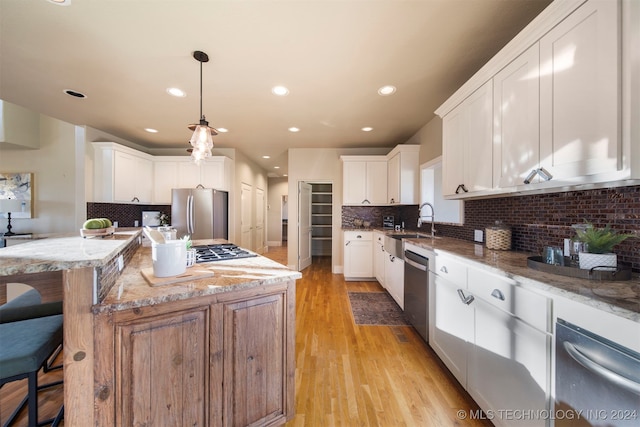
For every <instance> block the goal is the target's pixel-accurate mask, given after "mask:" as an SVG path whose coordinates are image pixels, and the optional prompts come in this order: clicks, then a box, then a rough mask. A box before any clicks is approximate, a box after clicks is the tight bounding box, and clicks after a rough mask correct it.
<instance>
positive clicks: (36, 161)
mask: <svg viewBox="0 0 640 427" xmlns="http://www.w3.org/2000/svg"><path fill="white" fill-rule="evenodd" d="M79 131H80V132H82V130H81V129H80V130H79ZM83 157H84V147H83V146H82V144H80V145H77V144H76V127H75V126H74V125H72V124H70V123H66V122H63V121H60V120H57V119H54V118H51V117H48V116H44V115H40V148H39V149H37V150H27V149H12V148H5V147H3V148H1V149H0V171H2V172H33V174H34V178H33V180H34V181H33V182H34V185H33V195H32V200H33V203H34V206H33V208H34V218H31V219H13V218H12V220H11V225H12V227H13V229H12V231H13V232H15V233H65V232H72V231H74V230H76V231H77V230H78V229H79V228H80V227H81V226H82V221H83V220H82V221H80V219H79V218H78V215H79V212H86V207H85V199H84V197H83V194H82V188H83V186H84V179H83V173H84V165H83V162H82V161H81V160H80V161H76V159H83ZM79 164H80V165H79ZM79 189H80V191H79V193H80V194H79V195H78V190H79ZM78 197H79V198H80V200H77V198H78ZM82 217H83V218H84V215H83V216H82ZM79 221H80V222H79ZM6 227H7V220H6V219H5V218H0V229H1V230H2V231H6Z"/></svg>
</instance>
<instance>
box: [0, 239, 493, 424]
mask: <svg viewBox="0 0 640 427" xmlns="http://www.w3.org/2000/svg"><path fill="white" fill-rule="evenodd" d="M286 251H287V247H286V246H282V247H271V248H270V249H269V251H268V252H267V253H265V254H264V256H266V257H268V258H271V259H273V260H275V261H277V262H280V263H283V264H286V260H287V255H286ZM348 291H382V288H381V287H380V285H379V284H378V283H376V282H345V281H344V279H343V276H342V275H334V274H331V259H330V258H329V257H317V258H314V259H313V263H312V265H311V266H310V267H309V268H307V269H306V270H304V271H303V277H302V279H300V280H298V282H297V292H296V294H297V296H296V298H297V300H296V408H295V412H296V415H295V418H294V419H293V420H291V421H290V422H289V423H288V424H287V426H289V427H292V426H318V427H325V426H380V427H386V426H389V427H397V426H407V427H414V426H421V427H439V426H490V425H491V424H490V423H489V422H488V421H477V420H469V419H468V418H467V419H461V418H459V417H458V416H457V414H458V411H463V412H464V413H465V414H466V415H468V414H469V413H470V412H469V411H471V410H477V409H478V408H477V406H476V405H475V403H474V402H473V401H472V400H471V398H469V396H468V395H467V394H466V392H465V391H464V390H463V389H462V388H461V387H460V385H459V384H458V383H457V382H456V381H455V379H454V378H453V376H452V375H451V374H450V373H449V372H448V371H447V369H446V368H445V367H444V365H443V364H442V363H441V362H440V360H439V359H438V357H437V356H436V355H435V353H433V351H432V350H431V349H430V348H429V346H428V345H427V344H425V343H424V341H422V339H421V338H420V337H419V335H418V334H417V333H416V332H415V331H414V330H413V328H411V327H408V326H403V327H390V326H358V325H355V324H354V322H353V318H352V315H351V310H350V307H349V300H348V297H347V292H348ZM59 375H60V373H59V371H58V372H57V373H50V374H47V376H46V377H47V379H49V378H51V377H52V376H59ZM24 390H26V384H25V382H24V381H21V382H16V383H13V384H8V385H6V386H5V387H3V388H2V389H0V413H1V415H0V419H2V420H3V421H4V418H6V416H7V414H6V411H10V409H8V408H13V407H14V406H15V403H16V402H17V401H18V399H19V398H20V397H21V396H22V395H23V392H24ZM40 401H41V413H42V416H43V417H46V416H48V415H50V414H54V413H55V411H56V409H57V408H58V407H59V405H60V404H61V403H62V388H60V387H56V388H54V389H53V390H50V391H46V392H43V393H41V395H40ZM23 412H26V411H23ZM16 425H17V426H26V415H23V416H22V417H21V419H20V421H19V422H18V423H17V424H16ZM62 425H64V424H62Z"/></svg>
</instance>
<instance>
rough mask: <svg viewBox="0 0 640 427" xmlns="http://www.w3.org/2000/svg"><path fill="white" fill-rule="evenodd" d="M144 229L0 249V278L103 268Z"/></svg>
mask: <svg viewBox="0 0 640 427" xmlns="http://www.w3.org/2000/svg"><path fill="white" fill-rule="evenodd" d="M141 230H142V229H140V228H117V229H116V232H115V233H114V234H112V235H110V236H105V237H88V238H86V239H85V238H82V237H81V236H80V233H79V232H76V233H65V234H51V235H47V236H46V237H47V238H42V237H43V236H40V237H39V238H35V239H33V238H32V240H29V241H27V242H25V243H21V244H19V245H15V246H10V247H7V248H1V249H0V276H10V275H13V274H23V273H39V272H43V271H59V270H69V269H73V268H81V267H102V266H104V265H105V264H107V263H108V262H109V261H110V260H112V259H113V257H114V256H116V255H117V254H118V253H120V252H121V251H122V249H123V248H124V247H126V246H127V244H128V243H129V242H131V241H132V240H133V239H135V238H137V237H138V236H139V235H140V233H141Z"/></svg>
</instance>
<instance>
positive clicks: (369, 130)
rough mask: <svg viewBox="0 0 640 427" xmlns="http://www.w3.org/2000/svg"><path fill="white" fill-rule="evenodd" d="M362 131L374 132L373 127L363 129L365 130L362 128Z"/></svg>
mask: <svg viewBox="0 0 640 427" xmlns="http://www.w3.org/2000/svg"><path fill="white" fill-rule="evenodd" d="M362 130H363V131H364V132H371V131H372V130H373V128H372V127H370V126H365V127H363V128H362Z"/></svg>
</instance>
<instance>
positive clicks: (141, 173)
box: [93, 142, 153, 203]
mask: <svg viewBox="0 0 640 427" xmlns="http://www.w3.org/2000/svg"><path fill="white" fill-rule="evenodd" d="M93 147H94V197H93V199H94V201H96V202H115V203H151V201H152V200H151V196H152V182H153V181H152V180H153V162H152V157H151V156H149V155H147V154H145V153H141V152H138V151H136V150H133V149H131V148H128V147H125V146H122V145H119V144H115V143H112V142H95V143H93Z"/></svg>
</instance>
